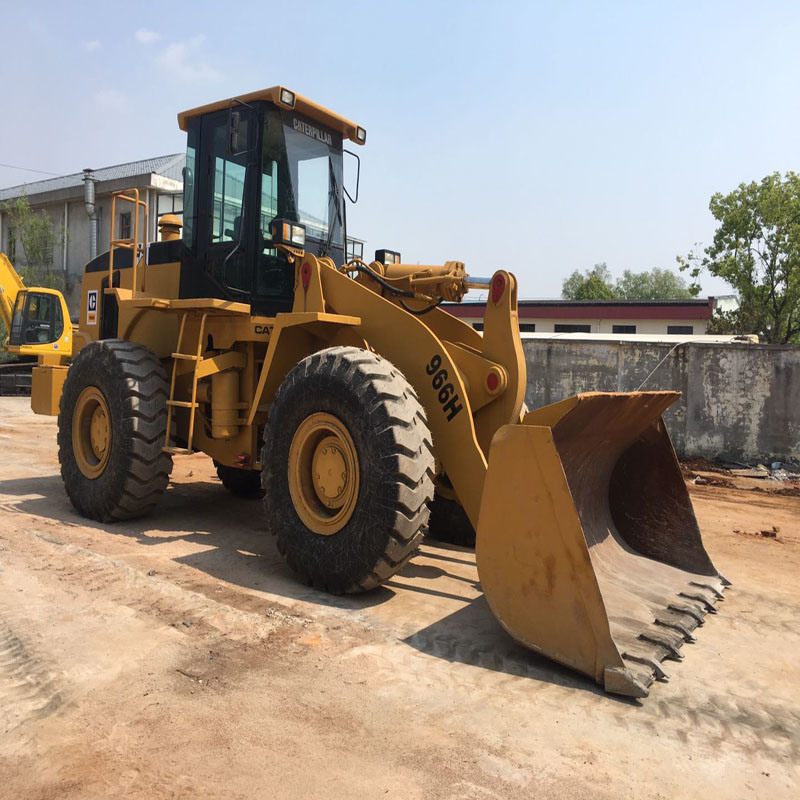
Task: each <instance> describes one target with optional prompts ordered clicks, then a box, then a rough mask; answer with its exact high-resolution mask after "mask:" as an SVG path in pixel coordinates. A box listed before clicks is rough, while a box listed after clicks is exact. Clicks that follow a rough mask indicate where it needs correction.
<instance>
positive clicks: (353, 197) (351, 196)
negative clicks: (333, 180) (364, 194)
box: [342, 150, 361, 203]
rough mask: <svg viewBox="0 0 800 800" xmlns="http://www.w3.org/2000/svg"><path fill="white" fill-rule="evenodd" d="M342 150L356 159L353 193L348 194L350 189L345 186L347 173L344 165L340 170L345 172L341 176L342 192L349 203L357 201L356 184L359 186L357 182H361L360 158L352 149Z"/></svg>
mask: <svg viewBox="0 0 800 800" xmlns="http://www.w3.org/2000/svg"><path fill="white" fill-rule="evenodd" d="M343 152H344V153H347V155H349V156H352V157H353V158H354V159H355V160H356V188H355V192H354V193H353V194H350V190H349V189H348V188H347V174H346V173H347V170H346V169H345V168H344V165H342V170H343V172H344V173H345V174H344V175H343V176H342V188H343V189H344V193H345V194H346V195H347V199H348V200H349V201H350V202H351V203H357V202H358V186H359V183H361V159H360V158H359V157H358V156H357V155H356V154H355V153H354V152H353V151H352V150H344V151H343ZM351 163H352V162H351Z"/></svg>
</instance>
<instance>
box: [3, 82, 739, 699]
mask: <svg viewBox="0 0 800 800" xmlns="http://www.w3.org/2000/svg"><path fill="white" fill-rule="evenodd" d="M178 123H179V125H180V127H181V129H182V130H184V131H186V133H187V137H188V148H187V160H186V169H185V180H184V186H185V194H184V205H183V219H182V221H180V220H178V219H177V218H176V217H174V216H165V217H162V218H161V219H160V224H159V228H160V233H161V235H160V241H157V242H149V243H147V242H144V241H141V240H140V237H139V231H140V230H147V226H146V225H145V224H144V219H145V217H146V214H147V211H148V209H147V206H146V204H145V203H143V202H142V201H141V199H140V198H139V197H138V195H137V194H136V193H135V192H130V193H127V194H126V193H123V194H120V195H118V196H115V197H114V202H115V203H130V204H131V206H132V210H133V216H134V220H135V225H134V226H133V227H134V236H133V237H131V238H128V239H119V238H115V235H114V229H113V219H114V217H115V213H112V231H111V239H110V241H111V246H110V250H109V252H107V253H104V254H102V255H100V256H98V257H97V258H95V259H94V260H93V261H91V262H90V263H89V264H88V265H87V266H86V268H85V275H84V278H83V284H82V294H81V308H80V322H79V326H78V327H77V329H76V330H74V331H72V330H70V332H69V334H68V335H69V336H70V341H69V346H66V342H65V340H64V338H63V336H64V331H63V330H60V329H59V328H58V326H57V325H55V324H53V326H52V327H51V328H49V329H47V330H48V331H50V333H51V336H50V337H49V338H48V337H47V336H45V337H44V338H45V339H47V340H48V341H47V342H45V341H40V340H37V344H38V345H39V346H41V347H47V346H50V347H51V350H50V351H49V352H47V353H44V354H42V355H41V356H40V363H39V364H38V366H37V367H36V368H35V370H34V377H33V397H32V405H33V408H34V410H35V411H37V412H39V413H49V414H58V445H59V458H60V462H61V473H62V476H63V479H64V484H65V487H66V491H67V494H68V495H69V497H70V500H71V501H72V503H73V504H74V506H75V508H76V509H77V510H78V511H79V512H80V513H81V514H83V515H85V516H86V517H89V518H91V519H95V520H99V521H102V522H114V521H116V520H122V519H129V518H132V517H136V516H139V515H141V514H144V513H147V512H149V511H150V510H151V509H152V508H153V507H154V506H155V505H156V504H157V502H158V500H159V498H160V496H161V495H162V494H163V492H164V490H165V488H166V486H167V482H168V478H169V474H170V469H171V466H172V458H173V456H174V455H176V454H183V453H193V452H196V451H202V452H204V453H207V454H208V455H209V456H210V457H211V458H212V459H213V460H214V462H215V463H216V465H217V467H218V470H219V474H220V478H221V479H222V482H223V483H224V485H225V486H226V487H227V488H228V489H230V490H231V491H232V492H233V493H235V494H242V495H249V496H253V495H263V497H264V504H265V507H266V520H265V530H266V531H267V532H269V533H271V534H273V535H274V536H275V537H276V540H277V545H278V547H279V549H280V551H281V552H282V553H283V554H284V556H285V558H286V560H287V562H288V564H289V565H290V566H291V568H292V569H293V570H294V571H295V572H296V573H297V575H298V576H299V578H300V579H301V580H303V581H306V582H308V583H309V584H312V585H314V586H316V587H319V588H321V589H324V590H327V591H330V592H336V593H341V592H358V591H365V590H369V589H372V588H374V587H376V586H379V585H380V584H381V583H382V582H384V581H386V580H387V579H388V578H390V577H391V576H392V575H393V574H394V573H395V572H397V570H399V569H400V568H401V567H402V566H403V565H404V564H405V563H406V562H407V561H408V559H409V558H411V557H412V556H413V555H414V552H415V550H416V549H417V547H418V545H419V544H420V542H421V540H422V538H423V536H424V535H425V534H426V532H427V531H428V525H429V515H432V520H433V521H432V526H431V527H432V533H435V534H438V535H439V536H442V537H445V538H448V537H449V538H454V539H457V540H459V541H460V542H462V543H468V542H469V540H470V539H471V538H472V537H475V536H476V535H477V542H476V554H477V555H476V557H477V566H478V572H479V575H480V580H481V585H482V588H483V591H484V593H485V595H486V598H487V600H488V602H489V605H490V607H491V609H492V611H493V612H494V614H495V615H496V616H497V619H498V620H499V621H500V624H501V625H502V626H503V627H504V628H505V629H506V630H507V631H508V633H509V634H510V635H511V636H512V637H514V638H515V639H516V640H517V641H519V642H521V643H523V644H524V645H526V646H528V647H530V648H532V649H533V650H536V651H538V652H539V653H542V654H544V655H546V656H548V657H550V658H552V659H554V660H556V661H559V662H561V663H563V664H566V665H568V666H570V667H572V668H574V669H576V670H579V671H581V672H583V673H586V674H587V675H590V676H591V677H593V678H594V679H595V680H596V681H597V682H598V683H600V684H601V685H602V686H604V687H605V689H606V690H607V691H609V692H615V693H619V694H623V695H631V696H635V697H642V696H645V695H646V694H647V693H648V687H649V686H650V684H651V683H652V682H653V680H654V679H660V678H663V677H664V670H663V667H662V661H663V660H664V659H667V658H673V659H678V658H680V657H681V653H680V647H681V645H682V644H683V643H684V642H686V641H691V640H692V637H693V634H692V631H693V630H694V629H695V628H696V627H697V626H698V625H702V624H703V618H704V617H705V615H706V613H709V612H714V607H715V604H716V602H717V601H718V600H720V599H721V597H722V589H723V587H724V586H725V585H726V584H727V581H726V580H725V579H724V578H723V577H722V576H721V575H720V574H719V573H718V572H717V570H716V569H715V568H714V565H713V564H712V563H711V561H710V559H709V557H708V555H707V553H706V551H705V549H704V548H703V544H702V541H701V537H700V531H699V529H698V526H697V521H696V519H695V516H694V513H693V511H692V507H691V503H690V501H689V497H688V494H687V491H686V488H685V485H684V483H683V480H682V478H681V474H680V471H679V467H678V461H677V459H676V456H675V453H674V450H673V448H672V445H671V443H670V440H669V437H668V434H667V432H666V429H665V427H664V422H663V420H662V414H663V413H664V410H665V409H666V408H667V407H668V406H669V405H670V404H671V403H672V402H674V400H675V399H676V398H677V396H678V395H677V394H676V393H674V392H637V393H633V394H603V393H589V394H582V395H578V396H577V397H572V398H569V399H567V400H563V401H562V402H559V403H555V404H553V405H550V406H547V407H545V408H540V409H536V410H534V411H531V412H527V410H526V409H524V407H523V400H524V394H525V385H526V371H525V361H524V357H523V352H522V344H521V341H520V336H519V324H518V319H517V281H516V279H515V278H514V276H513V275H512V274H511V273H509V272H506V271H504V270H499V271H497V272H495V273H494V275H492V276H491V277H490V278H476V277H471V276H470V275H468V274H467V272H466V271H465V268H464V265H463V264H462V263H460V262H458V261H449V262H447V263H445V264H443V265H432V266H419V265H409V264H403V263H402V261H401V259H400V257H399V254H397V253H394V252H392V251H388V250H387V251H379V252H378V253H377V254H376V259H375V260H374V261H372V262H371V263H366V262H365V261H363V260H362V259H360V258H348V257H347V253H346V231H345V225H346V223H345V220H346V216H345V212H346V208H345V189H344V187H343V169H342V163H343V156H344V153H345V152H349V151H345V149H344V145H345V143H346V142H352V143H354V144H355V145H363V144H364V143H365V141H366V132H365V130H364V129H363V128H361V127H360V126H358V125H355V124H354V123H352V122H350V121H349V120H347V119H345V118H343V117H341V116H339V115H338V114H335V113H333V112H331V111H329V110H327V109H325V108H323V107H322V106H320V105H317V104H316V103H314V102H312V101H310V100H308V99H306V98H304V97H301V96H300V95H298V94H296V93H294V92H292V91H290V90H288V89H286V88H285V87H275V88H271V89H265V90H263V91H258V92H254V93H251V94H248V95H244V96H241V97H238V98H235V99H231V100H225V101H222V102H218V103H213V104H211V105H208V106H204V107H202V108H196V109H193V110H191V111H186V112H183V113H181V114H179V115H178ZM9 266H10V265H9ZM11 271H12V272H13V270H11ZM6 273H8V269H6ZM3 281H4V282H5V284H8V286H9V288H8V290H7V291H9V292H11V293H12V294H15V295H16V299H15V300H12V302H11V306H12V307H13V311H12V312H9V311H8V309H7V310H6V316H10V317H11V318H10V319H9V326H10V329H11V331H12V336H11V339H10V348H9V349H13V348H14V347H19V346H20V345H19V337H17V339H15V338H14V336H15V333H14V332H15V331H25V330H28V329H29V328H30V322H31V320H30V311H29V309H30V308H31V307H32V305H31V303H32V299H33V298H35V297H41V296H43V295H40V294H38V292H41V291H43V290H33V289H31V290H25V289H24V287H22V286H21V285H19V284H14V282H13V280H12V278H11V277H10V276H9V274H6V275H5V277H3ZM12 284H13V285H12ZM474 288H480V289H482V290H484V291H486V292H487V295H488V298H487V308H486V316H485V320H484V330H483V332H482V333H479V332H477V331H475V330H473V328H472V327H470V326H469V325H466V324H464V323H463V322H461V321H460V320H458V319H456V318H455V317H454V316H452V315H450V314H449V313H447V311H446V310H444V309H443V308H441V304H442V302H443V301H450V302H459V301H461V300H462V298H463V296H464V294H465V293H466V292H467V291H468V290H470V289H474ZM8 305H9V304H8V303H7V304H6V306H8ZM60 307H61V308H62V316H63V320H64V330H66V327H65V326H66V320H67V316H66V313H65V310H64V309H65V307H64V306H63V301H62V303H61V305H60ZM26 315H27V316H26ZM15 326H16V327H15ZM57 334H59V335H58V336H57ZM40 339H41V337H40ZM15 342H16V344H15ZM48 343H49V344H48ZM56 345H57V347H56ZM53 347H55V349H52V348H53ZM431 506H432V510H431Z"/></svg>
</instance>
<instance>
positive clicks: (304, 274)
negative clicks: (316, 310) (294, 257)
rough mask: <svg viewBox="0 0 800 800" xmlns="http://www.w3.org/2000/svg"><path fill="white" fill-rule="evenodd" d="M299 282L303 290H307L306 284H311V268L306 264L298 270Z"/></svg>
mask: <svg viewBox="0 0 800 800" xmlns="http://www.w3.org/2000/svg"><path fill="white" fill-rule="evenodd" d="M300 280H301V281H302V282H303V288H304V289H308V284H309V283H311V267H310V266H309V265H308V264H307V263H306V264H303V266H302V268H301V269H300Z"/></svg>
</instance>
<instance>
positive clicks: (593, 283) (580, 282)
mask: <svg viewBox="0 0 800 800" xmlns="http://www.w3.org/2000/svg"><path fill="white" fill-rule="evenodd" d="M561 294H562V296H563V297H564V298H566V299H567V300H613V299H614V298H615V297H616V296H617V295H616V290H615V289H614V285H613V284H612V282H611V272H610V271H609V269H608V266H607V265H606V263H605V262H603V263H600V264H595V265H594V266H593V267H592V268H591V269H587V270H586V272H585V273H581V272H580V270H577V269H576V270H575V271H574V272H573V273H572V275H570V276H569V277H568V278H565V279H564V282H563V283H562V284H561Z"/></svg>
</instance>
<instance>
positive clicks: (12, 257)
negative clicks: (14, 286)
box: [6, 225, 17, 264]
mask: <svg viewBox="0 0 800 800" xmlns="http://www.w3.org/2000/svg"><path fill="white" fill-rule="evenodd" d="M6 249H7V250H8V260H9V261H10V262H11V263H12V264H13V263H14V262H15V261H16V260H17V231H16V228H14V226H13V225H9V226H8V247H7V248H6Z"/></svg>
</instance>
